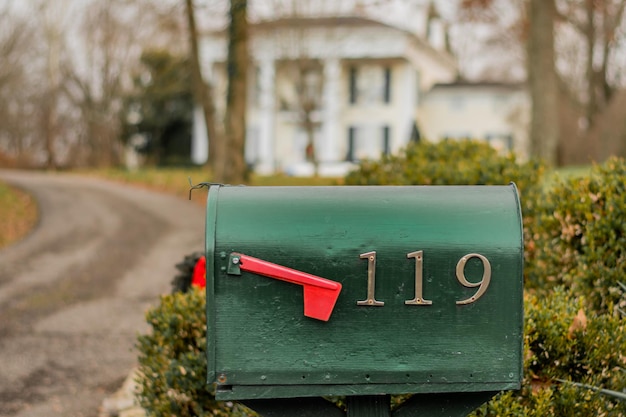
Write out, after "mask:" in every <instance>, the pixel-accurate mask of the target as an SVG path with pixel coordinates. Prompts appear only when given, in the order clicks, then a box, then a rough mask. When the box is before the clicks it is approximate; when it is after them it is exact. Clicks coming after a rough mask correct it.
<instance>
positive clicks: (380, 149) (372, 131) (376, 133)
mask: <svg viewBox="0 0 626 417" xmlns="http://www.w3.org/2000/svg"><path fill="white" fill-rule="evenodd" d="M381 153H382V154H385V155H388V154H389V153H391V128H390V127H389V126H382V127H381V126H380V125H378V126H375V125H363V126H350V127H349V128H348V143H347V152H346V161H351V162H358V161H361V160H363V159H378V158H380V156H381Z"/></svg>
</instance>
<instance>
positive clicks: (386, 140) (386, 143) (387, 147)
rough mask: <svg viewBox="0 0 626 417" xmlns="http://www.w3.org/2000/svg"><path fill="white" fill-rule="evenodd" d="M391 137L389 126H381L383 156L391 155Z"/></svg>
mask: <svg viewBox="0 0 626 417" xmlns="http://www.w3.org/2000/svg"><path fill="white" fill-rule="evenodd" d="M390 141H391V137H390V135H389V126H383V154H385V155H389V154H390V153H391V142H390Z"/></svg>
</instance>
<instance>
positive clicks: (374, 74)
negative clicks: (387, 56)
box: [348, 64, 392, 105]
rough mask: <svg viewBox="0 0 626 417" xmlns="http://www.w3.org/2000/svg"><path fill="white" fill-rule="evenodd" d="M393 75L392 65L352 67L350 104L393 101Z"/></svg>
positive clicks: (350, 73)
mask: <svg viewBox="0 0 626 417" xmlns="http://www.w3.org/2000/svg"><path fill="white" fill-rule="evenodd" d="M391 77H392V72H391V68H390V67H382V66H380V65H374V64H369V65H359V67H358V68H357V67H351V68H350V69H349V72H348V82H349V86H348V87H349V100H350V104H352V105H375V104H383V103H384V104H389V103H391V82H392V79H391Z"/></svg>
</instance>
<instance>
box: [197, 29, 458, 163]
mask: <svg viewBox="0 0 626 417" xmlns="http://www.w3.org/2000/svg"><path fill="white" fill-rule="evenodd" d="M249 49H250V51H251V54H252V61H253V62H254V66H253V68H251V70H250V74H249V77H250V83H249V94H250V96H249V97H248V103H249V108H248V121H247V123H248V126H247V137H246V159H247V161H248V162H249V163H250V164H251V165H252V166H253V167H254V170H255V171H256V172H258V173H261V174H269V173H275V172H285V173H288V174H292V175H310V174H311V173H313V169H314V164H313V163H312V159H313V158H312V157H314V160H316V161H317V163H318V172H319V174H320V175H343V174H344V173H345V172H346V171H347V170H348V169H349V168H350V167H351V166H353V163H354V162H356V161H358V160H360V159H363V158H378V157H380V155H381V153H393V152H396V151H398V150H399V149H401V148H402V147H404V146H405V145H406V144H407V143H408V141H409V140H410V138H411V135H412V133H413V132H414V130H415V122H416V119H415V111H416V109H417V108H418V104H419V103H420V101H421V100H422V95H423V92H424V91H428V90H429V89H430V88H431V87H432V86H433V85H435V84H437V83H447V82H452V81H453V80H455V79H456V76H457V70H456V64H455V61H454V59H453V58H452V57H451V56H450V54H448V53H447V52H446V51H445V50H442V49H436V48H435V47H433V46H431V45H430V44H428V43H426V42H425V41H424V40H422V39H420V38H419V37H417V36H416V35H415V34H413V33H410V32H407V31H405V30H402V29H398V28H396V27H392V26H389V25H386V24H383V23H380V22H377V21H374V20H371V19H366V18H362V17H319V18H290V19H280V20H275V21H271V22H261V23H257V24H254V25H253V26H252V30H251V36H250V48H249ZM201 56H202V59H203V66H204V68H205V69H206V75H207V76H208V77H210V79H211V80H212V81H213V83H214V86H215V87H216V90H217V93H218V94H217V95H218V96H220V97H224V96H225V94H224V93H225V88H226V71H225V64H224V62H225V60H226V56H227V41H226V36H225V34H224V33H223V32H213V33H209V34H206V36H204V37H203V42H202V44H201ZM223 106H224V103H218V105H217V107H218V111H219V110H220V109H221V110H222V111H223ZM197 137H199V136H197ZM311 138H312V140H310V139H311ZM195 149H200V153H202V152H203V151H204V152H206V151H205V149H206V146H203V145H202V144H200V146H198V144H196V146H195ZM203 156H204V157H206V154H205V155H200V158H201V157H203ZM196 159H198V156H197V155H196Z"/></svg>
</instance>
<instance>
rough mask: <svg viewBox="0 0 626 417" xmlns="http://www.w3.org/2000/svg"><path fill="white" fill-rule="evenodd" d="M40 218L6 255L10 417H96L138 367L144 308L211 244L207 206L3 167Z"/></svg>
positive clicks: (1, 268) (1, 275)
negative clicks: (186, 260) (178, 267)
mask: <svg viewBox="0 0 626 417" xmlns="http://www.w3.org/2000/svg"><path fill="white" fill-rule="evenodd" d="M0 179H3V180H5V181H7V182H9V183H12V184H15V185H18V186H20V187H22V188H24V189H25V190H27V191H29V192H30V193H32V194H33V195H34V196H35V197H36V199H37V201H38V203H39V206H40V216H41V219H40V222H39V225H38V226H37V227H36V229H35V230H34V231H33V233H31V234H30V235H29V236H28V237H26V238H25V239H24V240H22V241H20V242H18V243H17V244H15V245H13V246H10V247H8V248H6V249H4V250H0V416H17V417H31V416H46V417H55V416H59V417H60V416H63V417H78V416H86V417H95V416H97V415H98V407H99V406H100V404H101V403H102V400H103V399H104V398H105V397H106V396H107V395H109V394H111V393H112V392H114V391H115V390H116V389H117V388H119V386H120V385H121V383H122V381H123V379H124V378H125V377H126V375H127V374H128V372H129V371H130V369H131V368H132V367H133V366H134V365H135V364H136V351H135V350H134V344H135V341H136V337H137V334H138V333H140V332H146V331H148V326H147V324H146V323H145V320H144V314H145V311H146V310H147V309H148V308H149V307H150V306H152V305H155V304H156V303H157V302H158V296H159V295H160V294H163V293H167V292H169V291H170V280H171V279H172V277H173V276H174V275H175V273H176V271H175V268H174V265H175V264H176V263H177V262H179V261H180V260H182V258H183V256H184V255H186V254H189V253H191V252H193V251H197V250H202V249H203V247H204V244H203V241H204V210H203V209H202V207H200V206H198V205H197V204H193V203H192V202H188V201H185V200H181V199H177V198H175V197H171V196H168V195H162V194H158V193H154V192H149V191H146V190H142V189H136V188H131V187H127V186H123V185H118V184H113V183H110V182H106V181H102V180H97V179H90V178H82V177H78V176H73V175H61V174H44V173H30V172H12V171H0Z"/></svg>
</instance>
